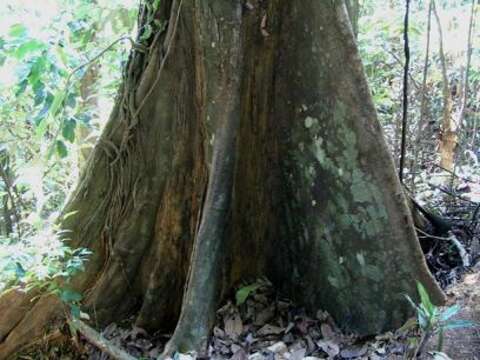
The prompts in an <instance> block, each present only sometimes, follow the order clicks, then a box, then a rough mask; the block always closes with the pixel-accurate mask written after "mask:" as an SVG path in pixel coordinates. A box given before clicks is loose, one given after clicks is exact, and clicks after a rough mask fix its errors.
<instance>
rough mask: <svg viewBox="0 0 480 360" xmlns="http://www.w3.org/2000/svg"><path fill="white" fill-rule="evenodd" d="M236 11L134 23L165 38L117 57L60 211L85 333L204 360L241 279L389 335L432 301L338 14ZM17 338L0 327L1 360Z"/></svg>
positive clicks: (16, 327) (273, 8)
mask: <svg viewBox="0 0 480 360" xmlns="http://www.w3.org/2000/svg"><path fill="white" fill-rule="evenodd" d="M249 4H250V6H248V7H247V6H242V2H240V1H232V0H218V1H215V2H209V1H203V0H180V1H177V0H174V1H162V2H161V3H160V6H159V8H158V9H153V8H152V7H151V6H149V7H143V8H142V9H141V11H140V15H139V21H140V24H141V25H142V24H143V25H145V22H146V21H151V19H152V18H154V19H157V20H159V21H160V22H162V21H164V22H167V23H168V26H167V28H166V30H165V31H161V30H160V29H156V28H154V32H153V34H152V36H150V37H149V38H148V39H146V40H141V41H143V43H142V45H143V46H142V48H145V49H146V50H145V52H141V50H138V49H136V48H135V49H136V50H135V49H134V50H133V52H132V54H131V55H130V59H129V63H128V64H127V68H126V70H125V79H124V83H123V85H122V87H121V88H120V91H119V96H118V99H117V102H116V106H115V108H114V110H113V112H112V115H111V118H110V121H109V123H108V124H107V126H106V129H105V131H104V132H103V134H102V136H101V138H100V139H99V141H98V143H97V145H96V147H95V149H94V151H93V153H92V155H91V156H90V158H89V161H88V164H87V168H86V171H85V172H84V173H83V175H82V179H81V181H80V183H79V185H78V187H77V189H76V191H75V192H74V193H73V194H72V197H71V199H70V201H69V203H68V204H67V206H66V208H65V213H69V212H71V211H76V214H75V215H74V216H70V217H69V218H68V219H66V220H64V221H63V222H62V226H63V227H64V228H65V229H68V230H70V231H71V232H70V233H69V237H70V238H71V239H72V240H71V242H70V244H71V245H72V246H82V247H88V248H90V249H91V250H93V255H92V258H91V260H90V261H89V263H88V266H87V269H86V271H85V272H84V273H83V274H82V275H81V276H78V277H77V278H75V279H74V281H73V284H74V286H75V287H76V289H77V290H78V291H82V292H83V293H84V294H85V302H84V311H88V312H89V313H90V314H91V317H92V319H94V323H96V324H100V325H101V324H106V323H108V322H111V321H113V320H118V319H119V318H122V317H124V316H126V315H127V314H130V313H132V312H135V313H136V314H137V318H136V323H137V325H138V326H141V327H143V328H146V329H148V330H157V329H160V328H163V329H170V330H171V329H173V328H175V332H174V335H173V338H172V339H171V341H170V343H169V344H168V346H167V349H166V353H170V352H173V351H175V350H181V351H187V350H197V351H198V350H202V349H205V345H206V343H207V341H208V336H209V332H210V330H211V326H212V323H213V318H214V312H215V310H216V306H217V304H218V303H219V301H220V300H221V299H222V297H223V296H224V295H225V294H226V292H227V291H228V290H229V289H231V287H232V285H233V284H235V283H236V282H238V281H240V280H241V279H244V278H249V277H257V276H260V275H266V276H267V277H269V278H270V279H271V280H272V281H273V282H274V283H275V284H276V286H277V287H278V289H279V290H281V291H283V292H284V293H286V294H287V295H290V296H292V297H293V298H295V299H296V300H298V301H299V302H300V303H302V304H304V305H305V306H306V307H307V308H308V309H309V310H310V311H312V312H313V311H316V310H317V309H318V308H322V309H325V310H328V311H329V312H330V313H331V314H332V315H333V316H334V317H335V319H336V321H337V322H338V323H339V324H340V325H341V326H342V327H344V328H346V329H349V330H351V331H355V332H357V333H359V334H362V335H366V334H374V333H377V332H380V331H384V330H387V329H392V328H394V327H396V326H399V325H401V324H402V322H403V321H405V320H406V318H407V317H408V316H410V315H411V314H412V309H410V307H409V304H408V303H407V302H406V301H405V300H404V295H405V294H408V295H410V296H411V297H413V298H417V295H416V281H420V282H422V283H423V284H424V285H425V286H426V288H427V289H428V291H429V293H430V294H431V296H432V298H433V299H434V302H436V303H438V304H440V303H442V302H443V294H442V292H441V290H440V289H439V287H438V285H437V284H436V283H435V281H434V280H433V278H432V277H431V275H430V273H429V272H428V270H427V267H426V264H425V260H424V258H423V255H422V253H421V249H420V246H419V243H418V240H417V238H416V235H415V231H414V228H413V225H412V219H411V215H410V212H409V210H408V207H407V203H406V199H405V197H404V194H403V191H402V189H401V187H400V184H399V181H398V178H397V176H396V174H395V170H394V166H393V161H392V158H391V156H390V155H389V153H388V150H387V147H386V145H385V142H384V139H383V134H382V131H381V128H380V126H379V124H378V121H377V119H376V114H375V110H374V106H373V104H372V101H371V98H370V92H369V89H368V86H367V84H366V80H365V77H364V74H363V69H362V65H361V61H360V59H359V55H358V52H357V48H356V44H355V40H354V34H353V31H352V29H351V25H350V23H349V18H348V14H347V10H346V6H345V4H344V3H343V2H340V1H327V2H323V1H322V2H319V1H314V0H306V1H301V2H300V1H298V2H297V1H291V2H285V1H283V0H271V1H269V2H264V1H258V2H257V1H250V2H249ZM152 9H153V13H152ZM149 19H150V20H149ZM151 24H152V26H154V25H153V22H152V23H151ZM139 28H140V29H145V26H139ZM141 31H143V30H141ZM140 39H142V33H140V34H139V37H138V41H140ZM185 287H186V290H185V291H184V289H185ZM1 299H2V298H1V297H0V305H1ZM182 299H183V305H182ZM38 306H39V305H38V303H37V304H35V305H34V308H33V309H32V310H30V311H29V312H28V313H27V314H26V315H25V316H26V317H28V316H35V315H34V314H35V308H37V307H38ZM12 311H13V310H12ZM24 314H25V312H24ZM53 315H54V314H52V316H53ZM3 317H4V315H3V314H2V318H3ZM26 317H23V319H24V320H22V321H26V320H25V319H26ZM37 317H38V316H37ZM42 319H43V318H42ZM0 324H1V321H0ZM12 324H13V322H12ZM0 328H1V327H0ZM26 332H27V330H25V328H23V327H22V322H15V324H13V325H12V326H10V327H9V330H7V331H4V334H5V335H4V336H3V342H2V343H1V344H0V358H4V357H6V356H7V355H9V354H11V353H12V352H14V351H15V350H16V349H18V348H19V346H22V345H25V344H26V343H28V342H29V340H30V338H31V337H30V338H28V337H21V339H19V338H20V337H19V336H18V334H25V333H26ZM29 334H31V335H32V336H33V335H35V334H37V333H36V332H33V331H31V332H30V333H29ZM0 341H1V340H0Z"/></svg>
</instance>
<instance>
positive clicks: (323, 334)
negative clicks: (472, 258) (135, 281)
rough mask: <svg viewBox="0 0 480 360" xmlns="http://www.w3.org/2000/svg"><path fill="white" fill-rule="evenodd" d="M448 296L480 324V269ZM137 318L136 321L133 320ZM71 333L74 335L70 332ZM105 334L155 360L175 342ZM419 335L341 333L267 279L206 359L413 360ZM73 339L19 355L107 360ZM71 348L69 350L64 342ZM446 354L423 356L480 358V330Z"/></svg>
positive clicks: (460, 337)
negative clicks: (279, 293)
mask: <svg viewBox="0 0 480 360" xmlns="http://www.w3.org/2000/svg"><path fill="white" fill-rule="evenodd" d="M446 293H447V295H448V299H449V300H448V302H449V304H448V305H451V304H454V303H455V304H459V305H461V311H460V312H459V313H457V314H456V315H455V318H457V319H463V320H471V321H475V322H477V323H480V264H478V265H477V266H476V267H474V268H472V269H471V270H470V272H469V273H467V274H465V275H464V276H462V279H461V281H459V282H458V283H457V284H454V285H452V286H450V287H449V288H448V289H447V290H446ZM132 319H133V318H132ZM67 333H68V331H67ZM101 335H102V336H103V337H104V338H106V339H108V340H109V342H110V344H111V345H113V346H114V347H116V348H121V349H123V350H125V351H127V352H128V353H129V354H130V355H132V356H134V357H135V358H137V359H142V360H146V359H156V358H157V357H158V356H159V355H160V354H161V352H162V350H163V347H164V345H165V343H166V341H168V338H169V336H170V335H169V334H163V333H155V334H147V332H145V331H144V330H143V329H140V328H138V327H135V326H133V325H132V324H131V322H129V321H125V322H122V323H119V324H117V323H112V324H110V325H109V326H107V327H106V328H104V329H103V331H102V332H101ZM419 338H420V334H419V331H418V329H417V327H416V326H415V320H414V319H413V318H412V319H410V320H409V321H407V323H406V324H405V325H404V326H403V327H402V328H400V329H398V330H396V331H394V332H387V333H385V334H381V335H377V336H375V337H370V338H363V339H360V338H358V337H355V336H354V335H351V334H346V333H344V332H342V331H341V330H340V329H339V328H338V327H337V326H336V325H335V322H334V321H333V319H332V318H331V317H330V316H329V315H328V313H326V312H322V311H319V312H317V314H316V315H315V316H313V317H311V316H308V315H307V314H306V313H305V312H304V310H303V309H302V308H300V307H297V306H295V304H294V303H292V302H291V301H289V300H288V299H285V298H282V297H281V296H279V295H278V294H277V293H276V291H275V290H274V288H273V287H272V286H271V284H270V283H269V282H268V281H267V280H265V279H259V280H257V281H256V282H255V283H253V284H250V285H246V286H243V287H241V288H240V290H239V291H237V292H236V294H235V296H232V298H231V299H230V300H229V301H227V302H226V303H225V304H224V306H222V307H221V308H220V309H219V310H218V312H217V323H216V325H215V328H214V330H213V337H212V340H211V342H210V346H209V350H208V354H207V355H206V356H203V358H204V359H205V358H210V359H233V360H302V359H305V360H317V359H330V360H342V359H361V360H379V359H389V360H390V359H391V360H403V359H411V358H412V353H413V352H414V350H415V348H416V346H417V344H418V340H419ZM71 339H72V338H71V337H69V336H68V335H67V336H65V337H64V340H66V341H63V344H62V342H61V344H60V345H56V344H55V343H52V342H50V343H49V344H45V346H43V347H41V348H36V349H34V350H33V349H32V350H31V351H29V352H27V353H24V354H22V355H20V356H19V359H25V360H43V359H62V360H77V359H91V360H107V359H111V358H110V357H109V356H108V355H107V354H106V353H105V352H102V351H100V350H98V349H97V348H96V347H95V346H93V345H92V344H91V343H90V342H89V341H87V340H86V339H85V338H83V337H82V336H81V335H77V336H76V337H74V338H73V339H74V341H73V342H72V341H71ZM438 341H439V339H438V336H437V337H434V338H432V339H431V340H430V342H429V344H428V346H427V351H428V352H430V351H434V350H436V347H437V344H438ZM66 343H68V344H69V345H65V344H66ZM443 344H444V346H443V351H444V353H445V354H447V355H448V356H449V357H441V356H440V355H437V356H436V357H435V356H434V355H433V354H428V353H425V354H424V355H423V356H422V358H421V359H434V360H435V359H436V360H446V359H449V358H450V359H452V360H479V359H480V356H479V355H480V328H465V329H455V330H449V331H446V332H445V333H444V341H443ZM194 358H195V356H193V355H188V354H177V355H176V356H175V359H176V360H192V359H194Z"/></svg>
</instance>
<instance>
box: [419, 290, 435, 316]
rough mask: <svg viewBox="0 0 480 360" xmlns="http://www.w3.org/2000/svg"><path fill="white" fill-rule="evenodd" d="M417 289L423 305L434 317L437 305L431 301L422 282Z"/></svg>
mask: <svg viewBox="0 0 480 360" xmlns="http://www.w3.org/2000/svg"><path fill="white" fill-rule="evenodd" d="M417 289H418V293H419V295H420V301H421V303H422V305H423V306H424V307H425V309H426V310H427V312H428V314H430V315H434V312H435V305H433V304H432V302H431V301H430V296H428V293H427V290H425V287H424V286H423V285H422V284H421V283H420V282H417Z"/></svg>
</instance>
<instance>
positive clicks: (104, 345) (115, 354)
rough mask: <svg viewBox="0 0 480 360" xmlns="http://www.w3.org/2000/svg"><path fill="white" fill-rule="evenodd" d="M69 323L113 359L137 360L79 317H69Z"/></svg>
mask: <svg viewBox="0 0 480 360" xmlns="http://www.w3.org/2000/svg"><path fill="white" fill-rule="evenodd" d="M68 323H69V325H70V326H71V327H73V328H74V329H75V330H77V331H78V332H80V333H81V334H82V335H83V336H84V337H85V338H86V339H87V340H88V341H89V342H91V343H92V344H93V345H95V346H96V347H98V348H99V349H100V350H102V351H103V352H104V353H106V354H108V355H110V356H111V357H112V358H113V359H116V360H135V358H134V357H133V356H131V355H129V354H128V353H127V352H125V351H123V350H122V349H119V348H118V347H116V346H115V345H113V344H112V343H111V342H110V341H108V340H107V339H105V338H104V337H103V336H102V335H100V334H99V333H98V332H97V331H96V330H95V329H93V328H92V327H90V326H88V325H87V324H85V323H84V322H82V321H80V320H78V319H69V320H68Z"/></svg>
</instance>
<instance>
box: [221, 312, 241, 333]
mask: <svg viewBox="0 0 480 360" xmlns="http://www.w3.org/2000/svg"><path fill="white" fill-rule="evenodd" d="M242 332H243V323H242V319H241V318H240V315H239V314H238V313H235V314H234V315H233V316H230V317H228V318H226V320H225V333H226V334H227V335H228V336H230V337H231V338H232V339H236V338H238V337H239V336H240V335H241V334H242Z"/></svg>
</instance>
